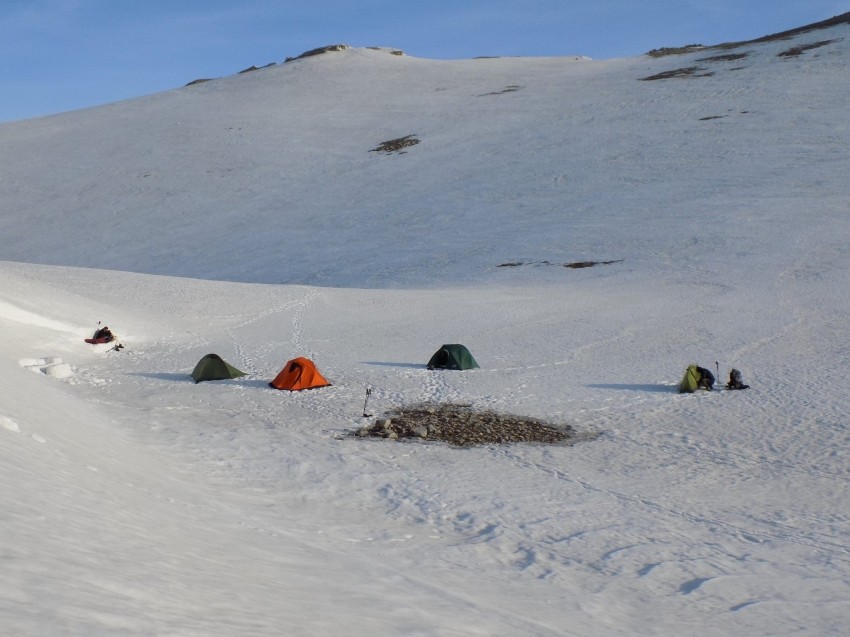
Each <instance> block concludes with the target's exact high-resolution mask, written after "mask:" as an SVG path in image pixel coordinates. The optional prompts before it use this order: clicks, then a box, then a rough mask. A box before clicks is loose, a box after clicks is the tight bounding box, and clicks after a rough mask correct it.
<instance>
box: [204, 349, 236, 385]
mask: <svg viewBox="0 0 850 637" xmlns="http://www.w3.org/2000/svg"><path fill="white" fill-rule="evenodd" d="M240 376H246V374H245V372H240V371H239V370H238V369H236V368H235V367H233V365H229V364H228V363H227V362H225V361H224V359H222V357H221V356H219V355H218V354H207V355H206V356H204V357H203V358H202V359H201V360H199V361H198V364H197V365H195V369H193V370H192V378H194V379H195V383H200V382H201V381H202V380H226V379H228V378H239V377H240Z"/></svg>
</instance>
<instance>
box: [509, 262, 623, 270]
mask: <svg viewBox="0 0 850 637" xmlns="http://www.w3.org/2000/svg"><path fill="white" fill-rule="evenodd" d="M622 261H623V259H613V260H611V261H573V262H571V263H552V262H550V261H508V262H507V263H500V264H499V265H497V266H496V267H497V268H519V267H522V266H524V265H534V266H539V265H554V266H560V267H563V268H571V269H573V270H578V269H580V268H592V267H594V266H597V265H611V264H612V263H622Z"/></svg>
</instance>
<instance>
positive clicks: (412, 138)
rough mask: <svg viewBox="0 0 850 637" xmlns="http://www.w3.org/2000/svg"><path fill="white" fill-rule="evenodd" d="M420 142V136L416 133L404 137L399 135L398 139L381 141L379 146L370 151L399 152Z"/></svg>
mask: <svg viewBox="0 0 850 637" xmlns="http://www.w3.org/2000/svg"><path fill="white" fill-rule="evenodd" d="M418 143H419V138H417V137H416V135H405V136H404V137H399V138H397V139H391V140H389V141H386V142H381V143H380V144H378V146H377V148H373V149H372V150H370V151H369V152H370V153H397V152H398V151H400V150H402V149H404V148H409V147H410V146H416V144H418Z"/></svg>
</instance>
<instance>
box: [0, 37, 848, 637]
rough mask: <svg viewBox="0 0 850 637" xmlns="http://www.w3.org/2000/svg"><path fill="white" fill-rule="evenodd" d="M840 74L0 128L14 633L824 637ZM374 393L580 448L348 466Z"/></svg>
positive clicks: (296, 77)
mask: <svg viewBox="0 0 850 637" xmlns="http://www.w3.org/2000/svg"><path fill="white" fill-rule="evenodd" d="M826 40H830V41H831V42H829V43H828V44H824V45H822V46H819V47H818V48H812V49H808V50H806V51H804V52H803V53H802V54H801V55H798V56H778V55H777V54H778V53H780V52H782V51H785V50H787V49H789V48H791V47H793V46H800V45H804V44H812V43H816V42H822V41H826ZM729 53H746V54H747V55H746V56H744V57H741V58H738V59H735V60H728V59H727V60H709V61H705V60H702V61H701V58H706V57H710V56H717V55H720V54H729ZM694 66H696V67H700V68H701V69H704V70H701V71H698V72H696V73H695V74H694V75H693V76H691V77H684V78H674V79H665V80H657V81H641V79H640V78H644V77H648V76H651V75H653V74H656V73H661V72H663V71H669V70H673V69H678V68H686V67H694ZM709 73H712V74H710V75H709ZM848 77H850V28H848V25H840V26H836V27H834V28H830V29H826V30H819V31H815V32H809V33H803V34H800V35H798V36H795V37H794V38H792V39H788V40H783V41H778V42H763V43H758V44H747V45H743V46H740V47H737V48H734V49H730V50H720V51H718V50H707V51H698V52H693V53H687V54H684V55H674V56H667V57H661V58H651V57H648V56H644V57H638V58H630V59H617V60H609V61H592V60H587V59H580V58H563V59H538V58H502V59H480V60H458V61H431V60H423V59H415V58H411V57H408V56H399V55H394V54H392V53H391V52H390V51H389V50H387V49H380V48H378V49H347V50H344V51H340V52H334V53H327V54H324V55H320V56H316V57H311V58H306V59H302V60H296V61H292V62H288V63H286V64H279V65H277V66H274V67H270V68H267V69H263V70H259V71H254V72H252V73H245V74H242V75H238V76H234V77H227V78H222V79H218V80H215V81H211V82H205V83H201V84H195V85H192V86H187V87H184V88H180V89H176V90H173V91H170V92H167V93H162V94H157V95H152V96H148V97H144V98H141V99H134V100H129V101H126V102H120V103H116V104H112V105H108V106H104V107H99V108H93V109H88V110H82V111H76V112H72V113H66V114H61V115H56V116H52V117H46V118H41V119H35V120H30V121H25V122H17V123H12V124H6V125H3V126H0V175H1V176H0V202H2V203H0V258H2V259H3V261H0V328H2V329H0V384H2V386H3V388H4V391H3V393H2V398H0V478H1V479H2V482H3V488H2V489H0V529H2V536H3V540H2V543H1V544H2V547H0V623H2V626H3V633H4V634H8V635H86V636H93V635H94V636H97V635H127V636H133V635H168V636H178V635H179V636H184V635H228V636H232V635H369V636H370V637H376V636H381V635H387V636H398V635H405V636H429V637H430V636H467V635H476V636H481V635H523V636H526V635H529V636H530V635H534V636H541V637H542V636H546V637H549V636H555V635H558V636H573V635H576V636H579V635H580V636H586V637H587V636H589V637H594V636H609V635H612V636H613V635H623V636H625V635H671V636H672V635H676V636H679V635H688V634H699V635H840V634H846V629H847V626H848V625H850V490H848V478H850V451H848V446H849V445H850V429H848V414H850V397H848V392H847V381H846V377H845V375H844V370H846V369H847V368H848V366H850V346H848V344H847V331H848V314H849V313H850V249H849V248H848V245H850V243H849V242H848V240H850V232H848V228H849V226H848V206H850V203H848V202H850V179H848V175H850V153H848V148H850V119H848V117H847V105H848V103H850V83H848V82H847V78H848ZM406 135H416V137H417V138H418V139H419V140H420V143H419V144H418V145H415V146H411V147H408V148H406V149H404V152H399V153H380V152H370V151H372V149H374V148H376V147H377V146H378V145H379V144H380V143H381V142H383V141H387V140H391V139H395V138H399V137H403V136H406ZM579 261H600V262H601V261H614V263H610V264H607V265H602V264H600V265H597V266H595V267H587V268H580V269H573V268H566V267H563V264H567V263H574V262H579ZM505 263H514V264H518V263H521V264H523V265H516V266H514V267H499V266H500V265H501V264H505ZM97 321H103V322H104V323H105V324H108V325H109V326H110V327H111V328H112V330H113V331H114V332H116V333H117V334H118V335H119V338H120V340H121V342H122V343H123V344H124V345H125V349H124V350H122V351H118V352H116V351H110V350H109V348H104V347H102V346H101V347H92V346H90V345H86V344H85V343H84V342H83V338H85V337H87V336H89V335H90V334H91V332H92V331H93V330H94V328H95V326H96V323H97ZM454 342H459V343H463V344H465V345H467V346H468V347H469V348H470V350H471V352H472V353H473V355H474V356H475V357H476V359H477V360H478V362H479V363H480V365H481V368H480V369H478V370H471V371H465V372H441V371H429V370H427V369H426V368H425V363H426V362H427V360H428V359H429V358H430V356H431V354H433V352H434V351H435V350H436V349H437V348H439V346H440V345H441V344H443V343H454ZM211 352H214V353H217V354H219V355H221V356H222V357H223V358H224V359H225V360H227V361H228V362H230V363H231V364H232V365H234V366H236V367H238V368H239V369H241V370H242V371H244V372H246V373H247V376H245V377H243V378H239V379H235V380H229V381H216V382H205V383H200V384H197V385H196V384H194V383H193V382H192V379H191V378H190V376H189V374H190V372H191V371H192V369H193V367H194V365H195V363H196V362H197V361H198V360H199V359H200V358H201V357H202V356H203V355H205V354H207V353H211ZM296 356H307V357H310V358H311V359H313V360H314V361H315V362H316V364H317V366H318V368H319V370H320V371H321V372H322V373H323V374H324V375H325V376H326V377H327V378H328V379H329V380H330V382H331V383H332V386H331V387H328V388H323V389H318V390H313V391H305V392H295V393H290V392H281V391H276V390H273V389H271V388H270V387H269V386H268V381H269V380H271V379H272V378H273V377H274V376H275V375H276V374H277V372H278V371H280V369H281V368H282V366H283V365H284V363H285V362H286V361H287V360H288V359H291V358H294V357H296ZM690 363H699V364H701V365H702V366H704V367H708V368H710V369H712V370H713V371H716V370H718V369H719V372H720V378H718V385H722V384H723V382H724V381H725V380H726V378H728V372H729V370H730V369H731V368H733V367H735V368H738V369H740V370H741V371H742V372H743V375H744V380H745V382H747V383H749V384H750V385H751V388H750V389H749V390H747V391H738V392H732V391H723V392H711V393H709V392H699V393H697V394H691V395H688V394H678V393H677V392H676V386H677V384H678V382H679V380H680V378H681V376H682V374H683V373H684V370H685V368H686V367H687V365H688V364H690ZM57 366H59V367H57ZM51 369H52V370H53V372H52V373H51ZM32 371H37V372H40V373H36V374H34V373H32ZM367 386H368V387H371V388H372V389H373V393H372V396H371V397H370V398H369V403H368V411H369V412H370V413H373V414H375V415H376V416H378V415H381V414H382V413H383V412H385V411H386V410H390V409H392V408H396V407H400V406H403V405H409V404H414V403H419V402H423V401H428V402H437V403H464V404H471V405H473V406H474V407H477V408H487V409H493V410H496V411H500V412H505V413H513V414H520V415H526V416H534V417H539V418H544V419H547V420H549V421H551V422H553V423H558V424H569V425H572V426H573V427H575V428H576V429H577V430H578V431H580V432H583V433H587V434H598V438H597V439H596V440H593V441H590V442H582V443H579V444H576V445H573V446H541V445H527V444H526V445H512V446H497V445H493V446H483V447H473V448H465V449H458V448H453V447H450V446H447V445H444V444H441V443H434V442H418V443H417V442H391V441H385V440H379V439H355V438H352V437H350V434H351V433H352V432H354V431H356V430H357V429H358V428H359V427H360V426H361V425H362V424H364V423H365V422H371V420H370V419H367V418H363V407H364V400H365V390H366V387H367Z"/></svg>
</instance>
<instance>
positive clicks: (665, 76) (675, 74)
mask: <svg viewBox="0 0 850 637" xmlns="http://www.w3.org/2000/svg"><path fill="white" fill-rule="evenodd" d="M712 75H714V73H713V72H711V71H708V70H707V69H706V68H705V67H702V66H687V67H684V68H681V69H673V70H672V71H664V72H663V73H656V74H655V75H649V76H647V77H642V78H640V79H641V80H643V81H652V80H669V79H672V78H683V77H711V76H712Z"/></svg>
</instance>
